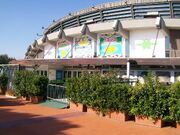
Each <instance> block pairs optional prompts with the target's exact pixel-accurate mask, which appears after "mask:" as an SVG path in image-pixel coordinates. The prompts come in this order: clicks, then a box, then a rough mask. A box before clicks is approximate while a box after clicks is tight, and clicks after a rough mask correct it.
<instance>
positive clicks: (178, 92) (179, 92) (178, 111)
mask: <svg viewBox="0 0 180 135" xmlns="http://www.w3.org/2000/svg"><path fill="white" fill-rule="evenodd" d="M169 92H170V95H171V96H170V102H169V106H170V118H171V119H172V120H174V121H176V122H180V82H176V83H174V84H172V86H171V88H170V91H169Z"/></svg>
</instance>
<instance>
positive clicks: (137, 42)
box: [129, 29, 165, 58]
mask: <svg viewBox="0 0 180 135" xmlns="http://www.w3.org/2000/svg"><path fill="white" fill-rule="evenodd" d="M156 37H157V38H156ZM129 48H130V57H131V58H152V57H155V58H165V36H164V35H163V34H162V33H161V31H159V32H158V29H139V30H132V31H130V43H129Z"/></svg>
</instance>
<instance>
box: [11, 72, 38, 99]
mask: <svg viewBox="0 0 180 135" xmlns="http://www.w3.org/2000/svg"><path fill="white" fill-rule="evenodd" d="M34 75H35V74H34V72H32V71H27V70H20V71H16V72H15V74H14V79H13V89H14V91H15V95H16V96H17V97H20V99H21V100H26V99H28V98H29V94H30V90H31V89H32V88H33V78H34Z"/></svg>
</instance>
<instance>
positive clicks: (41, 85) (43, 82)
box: [29, 75, 49, 96]
mask: <svg viewBox="0 0 180 135" xmlns="http://www.w3.org/2000/svg"><path fill="white" fill-rule="evenodd" d="M48 82H49V79H48V78H47V77H45V76H39V75H35V76H34V79H33V85H34V88H33V89H31V90H30V92H29V93H30V95H31V96H45V95H46V92H47V85H48Z"/></svg>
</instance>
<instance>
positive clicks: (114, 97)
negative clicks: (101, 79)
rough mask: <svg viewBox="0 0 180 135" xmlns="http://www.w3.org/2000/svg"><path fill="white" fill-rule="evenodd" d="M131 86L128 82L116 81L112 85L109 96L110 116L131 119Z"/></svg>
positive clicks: (116, 118)
mask: <svg viewBox="0 0 180 135" xmlns="http://www.w3.org/2000/svg"><path fill="white" fill-rule="evenodd" d="M130 92H131V86H130V85H129V84H127V83H116V84H113V85H112V87H111V91H109V93H110V95H109V98H108V102H109V103H108V104H109V108H110V109H109V110H110V111H109V113H108V117H109V118H111V119H114V120H118V121H127V120H130V118H131V116H130V109H131V102H130V97H131V94H130Z"/></svg>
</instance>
